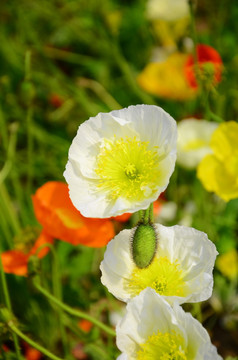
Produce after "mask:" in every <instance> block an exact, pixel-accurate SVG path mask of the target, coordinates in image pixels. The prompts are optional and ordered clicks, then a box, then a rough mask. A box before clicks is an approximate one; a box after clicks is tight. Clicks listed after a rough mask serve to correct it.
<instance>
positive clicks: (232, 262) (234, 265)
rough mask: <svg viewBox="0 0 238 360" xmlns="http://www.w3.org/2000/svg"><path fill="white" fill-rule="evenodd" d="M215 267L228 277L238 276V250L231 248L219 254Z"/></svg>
mask: <svg viewBox="0 0 238 360" xmlns="http://www.w3.org/2000/svg"><path fill="white" fill-rule="evenodd" d="M216 267H217V268H218V270H220V272H221V273H222V274H223V275H225V276H227V277H228V278H229V279H231V280H232V279H235V278H236V277H237V276H238V252H237V251H236V250H235V249H232V250H230V251H228V252H227V253H225V254H222V255H220V256H219V257H218V258H217V262H216Z"/></svg>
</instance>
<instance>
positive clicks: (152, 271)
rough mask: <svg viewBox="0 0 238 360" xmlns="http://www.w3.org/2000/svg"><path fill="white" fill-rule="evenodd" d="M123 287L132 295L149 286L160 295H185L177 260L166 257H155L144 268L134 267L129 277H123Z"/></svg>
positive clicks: (185, 290) (185, 287)
mask: <svg viewBox="0 0 238 360" xmlns="http://www.w3.org/2000/svg"><path fill="white" fill-rule="evenodd" d="M124 282H125V285H124V286H125V287H126V289H127V290H128V292H129V293H130V294H131V295H132V296H136V295H139V293H140V292H141V291H142V290H144V289H145V288H147V287H151V288H152V289H154V290H155V291H156V292H157V293H159V294H160V295H165V296H182V297H183V296H186V293H187V286H186V283H185V281H184V280H183V273H182V270H181V269H180V266H179V264H178V262H177V261H175V262H174V263H172V262H170V261H169V259H168V258H167V257H155V259H154V260H153V262H152V263H151V264H150V265H149V266H148V267H147V268H144V269H139V268H138V267H136V268H135V269H134V270H133V272H132V274H131V277H130V279H125V280H124Z"/></svg>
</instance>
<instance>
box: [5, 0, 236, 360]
mask: <svg viewBox="0 0 238 360" xmlns="http://www.w3.org/2000/svg"><path fill="white" fill-rule="evenodd" d="M146 3H147V2H146V1H145V0H137V1H136V0H127V1H125V0H121V1H119V0H117V1H116V0H68V1H67V0H57V1H56V0H52V1H46V0H35V1H30V0H21V1H14V0H12V1H6V0H5V1H4V0H2V1H1V4H0V129H1V131H0V169H1V170H0V199H1V200H0V239H1V241H0V249H1V250H2V251H4V250H7V249H9V244H11V246H13V239H14V237H15V236H16V235H17V234H19V233H20V232H21V230H22V229H24V228H26V227H27V226H33V225H37V221H36V219H35V215H34V212H33V208H32V202H31V195H32V194H33V193H34V192H35V191H36V189H37V188H38V187H39V186H41V185H42V184H44V183H45V182H46V181H49V180H59V181H64V180H63V175H62V174H63V171H64V168H65V164H66V162H67V158H68V149H69V146H70V143H71V141H72V139H73V137H74V136H75V134H76V131H77V128H78V126H79V125H80V124H81V123H82V122H83V121H85V120H86V119H88V118H89V117H90V116H95V115H96V114H97V113H99V112H108V111H111V110H115V109H119V108H120V107H127V106H129V105H132V104H139V103H145V104H156V105H159V106H161V107H163V108H164V109H165V110H166V111H167V112H168V113H169V114H171V115H172V116H173V117H174V118H175V119H176V120H177V121H179V120H180V119H183V118H186V117H191V116H196V117H204V105H203V103H202V101H201V97H197V98H195V99H193V100H190V101H186V102H179V101H174V100H165V99H162V98H159V97H156V96H152V95H150V94H148V93H146V92H145V91H143V90H142V89H141V88H140V87H139V86H138V84H137V80H136V77H137V75H138V74H139V73H140V72H141V71H142V70H143V68H144V67H145V66H146V64H147V63H148V62H149V61H150V59H151V55H152V52H153V49H154V47H155V46H160V45H161V44H160V42H159V40H158V37H157V36H156V34H155V31H154V28H153V26H152V24H151V22H150V21H149V20H148V19H147V17H146V15H145V14H146V12H145V9H146ZM237 18H238V3H237V1H231V0H230V1H227V0H219V1H212V0H210V1H208V0H207V1H206V0H201V1H198V2H197V7H196V17H195V22H196V29H197V37H198V42H199V43H205V44H209V45H211V46H213V47H214V48H215V49H216V50H217V51H218V52H219V54H220V55H221V58H222V60H223V63H224V72H223V81H222V82H221V83H220V84H219V86H218V88H217V89H216V90H215V91H214V92H213V93H212V94H211V97H210V105H211V109H212V111H213V112H214V113H215V114H216V115H218V116H219V117H221V118H222V119H224V120H236V121H237V118H238V37H237V34H238V22H237ZM185 37H191V28H190V27H188V30H187V33H186V34H185ZM177 46H178V48H183V42H182V41H180V42H178V44H177ZM166 197H167V199H168V200H169V201H174V202H176V204H177V209H178V210H177V213H176V217H175V218H174V219H173V220H172V221H170V222H168V224H169V225H173V224H176V223H178V222H179V221H180V220H181V219H182V218H183V216H184V213H185V212H186V205H187V203H188V201H189V200H191V199H192V201H193V202H194V203H195V212H193V214H192V221H191V226H194V227H195V228H197V229H199V230H202V231H204V232H206V233H208V236H209V238H210V239H211V240H212V241H214V242H215V244H216V246H217V248H218V250H219V252H220V253H221V254H222V253H225V252H227V251H228V250H231V249H234V248H235V247H236V246H237V235H238V225H237V217H238V215H237V214H238V201H237V200H232V201H230V202H229V203H228V204H225V203H223V202H219V201H217V198H214V197H213V195H212V194H208V193H207V192H206V191H205V190H204V189H203V187H202V185H201V184H200V182H199V181H198V180H197V179H196V174H195V171H187V170H184V169H182V168H180V167H178V166H177V167H176V170H175V172H174V174H173V176H172V179H171V182H170V185H169V187H168V190H167V191H166ZM133 221H134V220H132V222H131V224H133ZM57 254H58V257H59V262H60V266H61V269H62V283H63V296H64V301H65V302H66V303H68V304H70V305H72V306H78V307H81V308H83V309H85V310H87V311H90V312H91V313H93V314H94V315H96V316H99V317H100V318H101V319H102V320H103V321H107V319H108V316H109V312H110V311H111V310H112V309H114V308H116V309H117V308H118V307H119V308H120V304H119V303H118V302H117V301H116V300H114V299H113V297H112V296H111V295H110V294H108V293H107V291H106V289H105V288H104V287H103V286H102V285H101V283H100V281H99V278H100V272H99V269H98V265H99V263H100V260H101V258H102V255H103V250H93V249H90V248H83V247H82V246H81V247H80V246H79V247H77V248H75V247H73V246H71V245H69V244H66V243H63V242H60V243H58V244H57ZM42 263H43V265H42V266H43V268H45V270H44V271H45V274H47V272H48V270H49V269H50V267H51V264H50V258H48V257H47V258H45V259H44V260H43V262H42ZM7 279H8V283H9V287H10V293H11V298H12V302H13V308H14V312H15V314H16V316H17V317H18V319H19V321H20V322H21V323H22V326H23V329H24V331H26V332H28V333H29V334H31V335H32V336H33V337H35V338H37V339H38V340H39V341H40V342H41V343H42V344H43V345H44V346H46V347H48V348H50V349H51V351H53V352H55V353H58V354H60V352H61V343H60V338H59V334H58V333H57V332H56V331H54V329H55V328H56V326H57V325H56V324H57V319H56V318H55V316H54V312H52V309H51V307H50V305H49V304H48V302H47V301H46V300H45V299H44V298H43V297H42V296H40V295H39V294H37V293H36V292H35V290H34V289H32V288H31V285H30V283H28V279H25V278H20V277H15V276H13V275H8V276H7ZM45 282H46V286H47V284H48V283H49V279H48V278H47V276H46V280H45ZM236 285H237V283H236V282H234V281H230V280H229V279H228V278H226V277H225V276H224V275H223V274H222V273H220V272H219V271H218V270H215V288H214V296H213V298H212V300H211V301H210V302H206V303H203V304H202V313H203V314H204V318H203V319H204V322H203V325H204V326H206V328H207V329H208V330H209V332H210V335H211V337H212V340H213V342H214V343H215V345H216V346H218V351H219V353H220V354H221V355H223V356H224V357H226V356H229V355H231V356H236V355H238V351H237V346H238V343H237V338H238V317H237V312H236V311H237V293H236ZM89 290H90V291H89ZM0 299H1V300H2V301H3V299H2V294H0ZM235 304H236V305H235ZM187 309H188V310H191V311H193V313H194V314H196V309H193V308H192V307H191V306H187ZM64 321H65V324H66V328H68V332H70V334H71V335H70V336H71V342H72V344H77V342H78V341H79V342H80V344H83V347H84V350H85V351H86V354H87V355H86V356H87V357H85V359H102V358H103V359H114V358H116V355H117V354H118V351H117V350H116V347H115V344H114V343H113V341H112V339H111V338H110V337H106V336H105V335H102V334H101V332H100V331H99V330H98V329H96V328H94V329H93V331H92V332H90V333H89V334H85V333H83V332H82V331H81V330H80V329H78V327H77V324H76V322H73V323H72V322H70V321H69V319H68V317H66V318H65V320H64ZM46 329H47V331H46ZM79 339H80V340H79ZM8 342H9V340H8ZM9 344H10V345H9V346H10V347H11V346H12V345H11V341H10V342H9ZM9 356H10V355H9ZM11 356H12V359H14V356H13V355H11ZM76 358H77V359H80V357H76ZM9 359H10V357H9ZM81 359H83V358H81Z"/></svg>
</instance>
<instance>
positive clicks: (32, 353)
mask: <svg viewBox="0 0 238 360" xmlns="http://www.w3.org/2000/svg"><path fill="white" fill-rule="evenodd" d="M24 348H25V358H26V360H40V359H41V358H42V354H41V352H40V351H39V350H37V349H35V348H33V347H31V346H30V345H28V344H27V343H24Z"/></svg>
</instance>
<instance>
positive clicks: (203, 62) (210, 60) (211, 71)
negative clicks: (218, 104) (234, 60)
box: [185, 44, 223, 89]
mask: <svg viewBox="0 0 238 360" xmlns="http://www.w3.org/2000/svg"><path fill="white" fill-rule="evenodd" d="M196 52H197V61H198V65H199V70H200V73H199V76H200V77H201V79H204V80H206V79H207V81H210V82H211V83H212V84H213V85H216V84H217V83H219V82H220V81H221V74H222V68H223V63H222V59H221V57H220V55H219V53H218V52H217V51H216V50H215V49H214V48H213V47H211V46H209V45H204V44H200V45H197V48H196ZM185 76H186V78H187V81H188V84H189V86H191V88H193V89H197V88H198V82H197V76H196V70H195V59H194V55H192V54H191V55H189V56H188V58H187V61H186V64H185Z"/></svg>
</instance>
